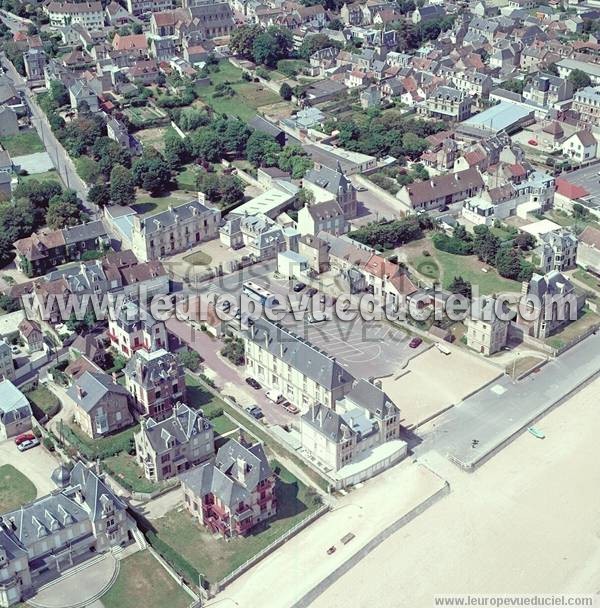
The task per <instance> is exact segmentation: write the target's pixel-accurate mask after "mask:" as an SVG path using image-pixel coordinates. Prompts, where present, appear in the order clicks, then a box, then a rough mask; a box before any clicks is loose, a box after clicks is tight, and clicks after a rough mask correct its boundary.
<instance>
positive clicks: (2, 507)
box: [0, 464, 37, 514]
mask: <svg viewBox="0 0 600 608" xmlns="http://www.w3.org/2000/svg"><path fill="white" fill-rule="evenodd" d="M36 496H37V490H36V489H35V486H34V485H33V483H31V481H30V480H29V479H28V478H27V477H25V475H23V473H21V472H19V471H17V469H15V467H13V466H12V464H5V465H3V466H1V467H0V514H1V513H7V512H8V511H13V510H14V509H18V508H19V507H20V506H21V505H24V504H26V503H28V502H31V501H32V500H33V499H34V498H35V497H36Z"/></svg>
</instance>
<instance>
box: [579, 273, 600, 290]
mask: <svg viewBox="0 0 600 608" xmlns="http://www.w3.org/2000/svg"><path fill="white" fill-rule="evenodd" d="M573 277H574V278H576V279H577V280H578V281H580V282H581V283H584V284H585V285H587V286H588V287H589V288H590V289H593V290H594V291H600V278H598V277H595V276H594V275H593V274H592V273H590V272H588V271H587V270H584V269H583V268H578V269H577V270H576V271H575V272H574V273H573Z"/></svg>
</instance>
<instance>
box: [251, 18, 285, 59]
mask: <svg viewBox="0 0 600 608" xmlns="http://www.w3.org/2000/svg"><path fill="white" fill-rule="evenodd" d="M291 48H292V35H291V33H290V31H289V30H287V29H285V30H284V29H283V28H280V27H276V26H271V27H269V28H268V29H267V30H266V31H264V32H261V33H260V34H258V36H256V38H255V39H254V42H253V44H252V57H253V59H254V62H255V63H261V64H263V65H265V66H267V67H270V68H274V67H275V66H276V65H277V62H278V61H279V60H280V59H285V58H286V57H288V56H289V53H290V50H291Z"/></svg>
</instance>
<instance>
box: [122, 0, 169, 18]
mask: <svg viewBox="0 0 600 608" xmlns="http://www.w3.org/2000/svg"><path fill="white" fill-rule="evenodd" d="M126 5H127V11H128V12H129V13H130V14H132V15H136V16H137V15H144V14H146V13H157V12H159V11H168V10H169V9H171V8H173V0H127V2H126Z"/></svg>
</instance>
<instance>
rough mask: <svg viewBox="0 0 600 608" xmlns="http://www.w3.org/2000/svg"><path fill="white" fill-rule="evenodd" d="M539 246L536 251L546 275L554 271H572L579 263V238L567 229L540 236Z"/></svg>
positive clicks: (559, 229)
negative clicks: (577, 262)
mask: <svg viewBox="0 0 600 608" xmlns="http://www.w3.org/2000/svg"><path fill="white" fill-rule="evenodd" d="M538 242H539V245H538V247H537V249H536V250H535V253H536V255H537V256H538V258H539V259H540V268H541V269H542V271H543V272H544V274H548V273H549V272H551V271H552V270H557V271H559V272H564V271H565V270H572V269H573V268H575V266H576V261H577V246H578V241H577V237H576V236H575V234H574V233H573V232H571V231H570V230H568V229H567V228H558V229H557V230H552V231H550V232H546V233H544V234H540V235H539V236H538Z"/></svg>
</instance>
